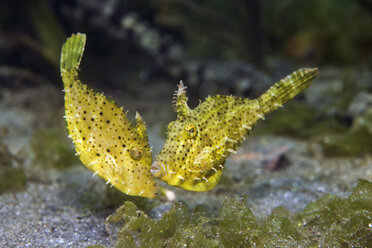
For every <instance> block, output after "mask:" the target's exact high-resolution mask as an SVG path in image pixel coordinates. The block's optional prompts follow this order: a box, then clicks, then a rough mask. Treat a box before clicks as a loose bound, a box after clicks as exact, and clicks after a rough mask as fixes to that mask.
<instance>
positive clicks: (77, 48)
mask: <svg viewBox="0 0 372 248" xmlns="http://www.w3.org/2000/svg"><path fill="white" fill-rule="evenodd" d="M85 42H86V35H85V34H81V33H77V34H73V35H72V36H71V37H70V38H68V39H67V40H66V42H65V44H63V46H62V52H61V62H60V68H61V73H62V74H63V72H67V71H71V70H76V71H77V70H78V68H79V65H80V61H81V58H82V57H83V53H84V48H85ZM62 76H63V75H62Z"/></svg>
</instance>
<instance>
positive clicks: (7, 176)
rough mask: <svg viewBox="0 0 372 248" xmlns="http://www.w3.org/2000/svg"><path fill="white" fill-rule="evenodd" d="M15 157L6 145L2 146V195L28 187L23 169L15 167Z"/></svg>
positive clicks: (0, 161)
mask: <svg viewBox="0 0 372 248" xmlns="http://www.w3.org/2000/svg"><path fill="white" fill-rule="evenodd" d="M15 162H17V161H15V157H14V156H13V155H12V154H11V153H10V152H9V150H8V148H7V147H6V146H5V145H4V144H0V194H1V193H4V192H6V191H9V190H18V189H21V188H23V187H24V186H25V185H26V181H27V179H26V174H25V172H24V170H23V168H20V167H16V166H15Z"/></svg>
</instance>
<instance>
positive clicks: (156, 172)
mask: <svg viewBox="0 0 372 248" xmlns="http://www.w3.org/2000/svg"><path fill="white" fill-rule="evenodd" d="M151 174H152V175H153V176H154V177H158V178H159V177H161V176H162V174H163V173H162V171H161V168H160V165H159V164H158V163H157V162H156V161H155V162H153V163H152V165H151Z"/></svg>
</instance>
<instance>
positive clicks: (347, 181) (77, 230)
mask: <svg viewBox="0 0 372 248" xmlns="http://www.w3.org/2000/svg"><path fill="white" fill-rule="evenodd" d="M173 90H174V89H172V88H170V87H169V84H164V85H162V84H160V85H156V86H155V87H154V89H151V90H148V91H147V92H144V93H143V95H142V96H141V99H139V98H135V97H131V96H126V95H125V93H123V92H107V94H109V95H111V96H112V97H113V98H114V99H117V100H118V101H119V103H120V104H121V105H125V106H126V108H127V109H129V111H130V112H129V117H130V118H133V116H134V113H135V111H136V110H137V111H139V112H140V113H141V114H142V115H143V116H144V119H145V120H146V122H147V123H148V127H149V138H150V143H151V145H152V146H153V148H154V150H153V151H154V154H157V152H159V150H160V149H161V147H162V144H163V142H164V134H163V132H164V130H165V129H164V126H165V125H166V124H167V123H168V122H169V121H171V120H172V118H174V115H172V107H171V101H172V94H173ZM159 99H160V100H159ZM62 116H63V93H62V92H61V88H57V87H54V86H34V87H25V88H23V89H21V90H16V89H4V90H3V91H2V92H1V97H0V128H1V131H2V132H1V133H2V136H1V142H2V143H4V144H6V145H7V146H8V148H9V150H10V151H11V153H12V154H14V155H16V156H17V157H18V158H20V159H21V160H22V161H23V162H22V167H23V168H24V169H25V172H26V175H27V186H26V188H25V189H23V190H18V191H12V192H7V193H3V194H1V195H0V247H85V246H87V245H92V244H103V245H105V246H112V245H113V244H114V241H113V240H112V239H110V237H109V234H108V233H107V232H106V230H105V224H104V221H105V217H107V216H108V215H109V214H110V212H109V211H108V210H107V209H105V210H102V211H100V206H98V205H99V204H102V203H99V204H98V203H97V202H94V201H93V200H92V198H91V197H90V196H92V195H94V197H96V196H97V195H100V194H104V189H105V183H104V182H103V181H102V180H101V179H99V178H97V177H92V174H93V173H92V172H91V171H89V170H88V169H86V168H85V167H84V166H83V165H82V164H80V163H77V164H76V165H74V166H71V167H69V168H67V169H64V170H55V169H39V170H38V169H34V168H33V154H32V151H31V149H30V143H29V142H30V139H31V137H32V133H33V131H34V130H36V129H43V128H50V127H53V128H56V129H57V130H61V132H66V130H65V128H64V121H63V118H62ZM277 151H280V152H279V154H280V156H279V160H280V161H279V163H278V166H279V167H277V168H276V169H269V168H268V167H270V166H271V165H272V163H270V162H272V159H275V157H278V156H276V153H278V152H277ZM252 154H261V156H256V157H255V156H254V155H253V156H252ZM262 155H265V156H262ZM225 170H226V171H225V172H224V176H223V178H222V180H221V184H220V185H219V186H217V187H216V188H214V189H213V190H211V191H209V192H200V193H198V192H188V191H185V190H182V189H177V188H172V187H168V186H164V184H161V185H162V186H164V187H166V189H167V190H169V191H171V192H173V193H174V195H175V197H176V200H178V201H183V202H185V203H186V204H187V205H188V206H189V207H190V208H191V209H193V208H194V207H195V206H197V205H199V204H202V205H204V206H205V207H206V208H207V209H208V210H209V211H210V212H212V213H216V212H217V211H218V208H219V207H220V205H221V202H222V200H223V199H224V198H226V197H237V198H240V197H242V196H244V195H245V196H246V197H245V199H246V201H247V205H248V206H249V207H250V208H251V209H252V211H253V212H254V213H255V214H256V215H257V216H266V215H268V214H269V213H270V212H271V210H272V209H273V208H275V207H277V206H284V207H285V208H287V209H288V210H290V211H292V212H296V211H300V210H302V209H303V208H304V207H305V206H306V205H307V204H308V203H309V202H311V201H313V200H315V199H317V198H319V197H320V196H322V195H324V194H327V193H331V194H336V195H339V196H345V197H346V196H348V195H349V194H350V192H351V189H352V187H354V186H355V185H356V183H357V179H358V178H366V179H369V180H372V157H371V156H361V157H349V158H326V157H324V156H323V153H322V147H321V146H320V145H319V144H317V143H313V142H307V141H298V140H293V139H289V138H286V137H281V136H279V137H278V136H266V135H265V136H258V135H254V136H253V137H251V138H247V141H246V142H245V143H244V144H243V146H242V148H241V149H240V151H239V153H238V155H237V156H236V157H235V159H234V158H230V159H229V161H228V163H227V166H226V169H225ZM166 204H168V203H167V202H166V201H162V202H161V203H160V207H161V206H163V205H164V206H165V205H166ZM112 211H113V210H112Z"/></svg>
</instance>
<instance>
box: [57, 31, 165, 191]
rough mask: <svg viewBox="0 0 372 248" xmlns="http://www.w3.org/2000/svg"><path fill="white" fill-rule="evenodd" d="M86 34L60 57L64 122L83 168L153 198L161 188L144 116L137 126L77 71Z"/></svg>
mask: <svg viewBox="0 0 372 248" xmlns="http://www.w3.org/2000/svg"><path fill="white" fill-rule="evenodd" d="M85 42H86V36H85V35H84V34H80V33H78V34H73V35H72V36H71V37H70V38H68V39H67V41H66V42H65V44H64V45H63V47H62V53H61V65H60V66H61V67H60V69H61V76H62V79H63V84H64V91H65V119H66V122H67V129H68V132H69V137H70V138H71V139H72V141H73V143H74V145H75V149H76V151H77V155H78V156H79V158H80V160H81V161H82V162H83V164H84V165H85V166H86V167H88V168H89V169H91V170H92V171H94V172H95V173H96V174H97V175H98V176H100V177H102V178H103V179H104V180H105V181H106V182H107V183H108V184H111V185H113V186H115V187H116V188H118V189H119V190H120V191H122V192H124V193H126V194H128V195H134V196H143V197H148V198H153V197H155V196H156V194H157V191H158V187H157V183H156V180H155V178H154V177H153V175H152V174H151V173H150V169H151V163H152V156H151V149H150V147H149V144H148V137H147V131H146V126H145V123H144V121H143V120H142V118H141V116H140V115H139V114H138V113H137V114H136V122H137V123H136V125H133V124H132V123H131V122H130V121H129V120H128V118H127V116H126V115H125V113H124V111H123V108H120V107H119V106H118V105H117V104H116V103H115V102H114V101H112V100H109V99H107V98H106V97H105V96H104V95H103V94H100V93H97V92H95V91H94V90H92V89H90V88H89V87H87V85H85V84H83V83H82V82H81V81H80V80H79V78H78V69H79V65H80V61H81V58H82V56H83V52H84V48H85Z"/></svg>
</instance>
